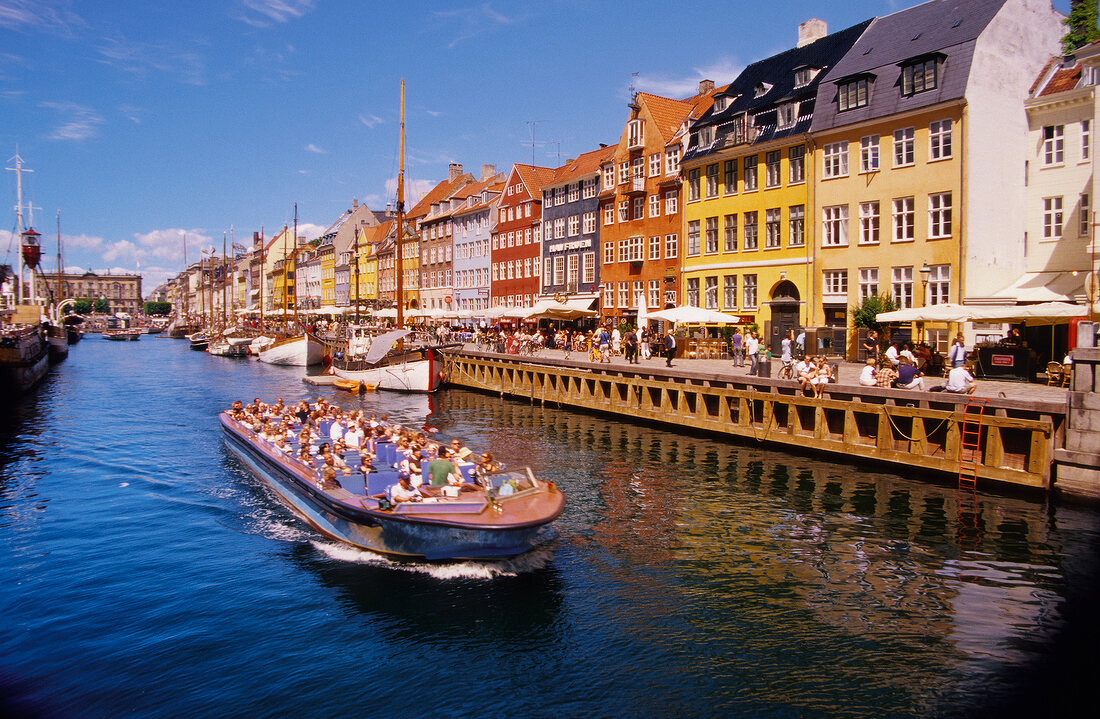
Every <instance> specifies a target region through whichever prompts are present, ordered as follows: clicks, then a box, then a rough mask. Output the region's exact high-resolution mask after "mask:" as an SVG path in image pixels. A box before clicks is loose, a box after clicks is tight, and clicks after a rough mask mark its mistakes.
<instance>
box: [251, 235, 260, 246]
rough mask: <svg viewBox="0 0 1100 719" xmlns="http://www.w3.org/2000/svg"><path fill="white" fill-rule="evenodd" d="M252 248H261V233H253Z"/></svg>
mask: <svg viewBox="0 0 1100 719" xmlns="http://www.w3.org/2000/svg"><path fill="white" fill-rule="evenodd" d="M252 246H253V247H259V246H260V233H259V232H253V233H252Z"/></svg>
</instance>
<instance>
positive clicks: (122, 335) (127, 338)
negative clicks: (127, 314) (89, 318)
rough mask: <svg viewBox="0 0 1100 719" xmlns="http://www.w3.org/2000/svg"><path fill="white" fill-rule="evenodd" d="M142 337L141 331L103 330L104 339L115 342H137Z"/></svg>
mask: <svg viewBox="0 0 1100 719" xmlns="http://www.w3.org/2000/svg"><path fill="white" fill-rule="evenodd" d="M141 335H142V332H141V330H103V339H105V340H113V341H114V342H137V341H138V340H139V339H141Z"/></svg>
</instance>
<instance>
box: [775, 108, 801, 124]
mask: <svg viewBox="0 0 1100 719" xmlns="http://www.w3.org/2000/svg"><path fill="white" fill-rule="evenodd" d="M796 120H798V103H797V102H788V103H786V104H784V105H780V106H779V107H778V108H777V109H776V111H775V124H776V129H778V130H786V129H787V128H790V127H794V123H795V121H796Z"/></svg>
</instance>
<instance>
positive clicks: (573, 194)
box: [566, 182, 581, 202]
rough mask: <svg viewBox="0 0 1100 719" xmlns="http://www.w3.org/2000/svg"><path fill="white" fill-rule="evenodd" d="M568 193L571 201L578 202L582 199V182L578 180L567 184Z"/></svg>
mask: <svg viewBox="0 0 1100 719" xmlns="http://www.w3.org/2000/svg"><path fill="white" fill-rule="evenodd" d="M566 187H567V193H568V195H569V202H576V201H577V200H579V199H581V183H579V182H576V183H572V184H569V185H567V186H566Z"/></svg>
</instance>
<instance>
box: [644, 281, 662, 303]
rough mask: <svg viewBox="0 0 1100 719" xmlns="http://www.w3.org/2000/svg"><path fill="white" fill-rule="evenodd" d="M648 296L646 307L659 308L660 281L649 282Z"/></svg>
mask: <svg viewBox="0 0 1100 719" xmlns="http://www.w3.org/2000/svg"><path fill="white" fill-rule="evenodd" d="M647 290H648V294H649V296H648V297H647V298H646V306H647V307H660V305H661V281H660V280H650V281H649V284H648V286H647Z"/></svg>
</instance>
